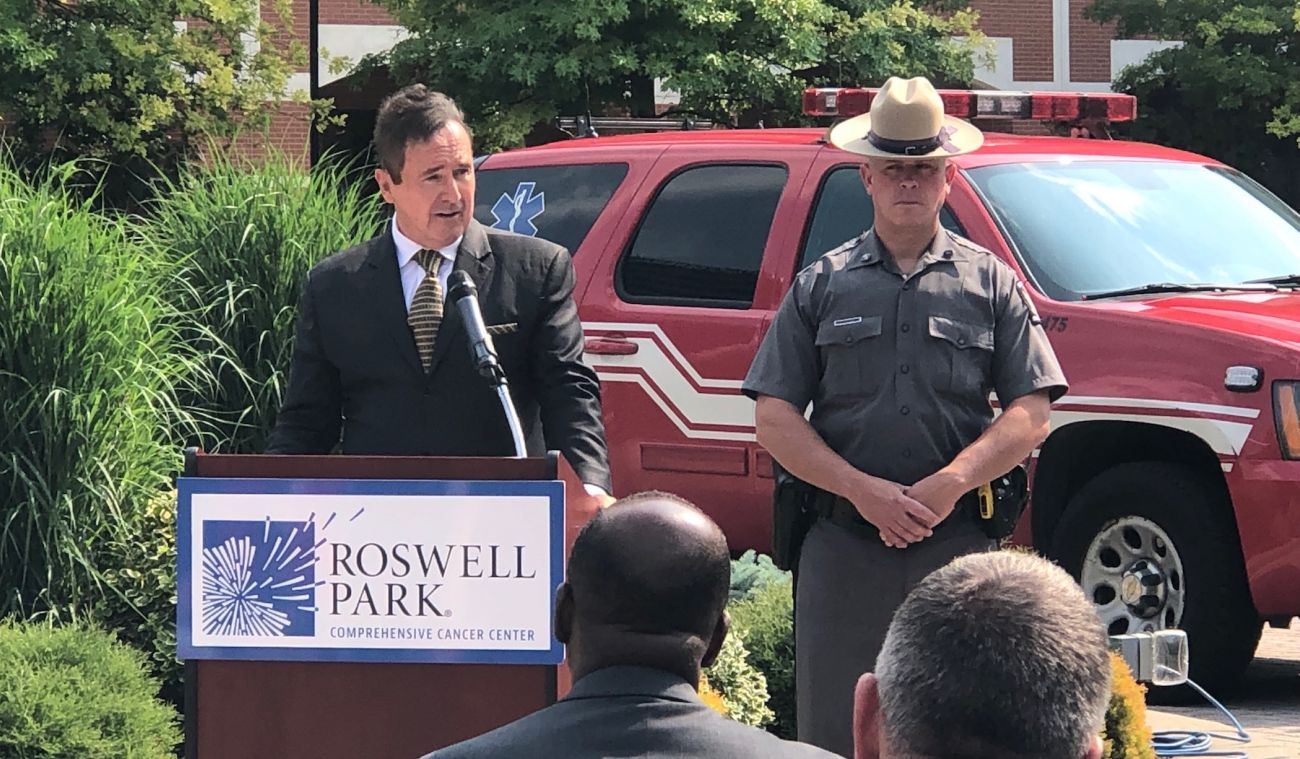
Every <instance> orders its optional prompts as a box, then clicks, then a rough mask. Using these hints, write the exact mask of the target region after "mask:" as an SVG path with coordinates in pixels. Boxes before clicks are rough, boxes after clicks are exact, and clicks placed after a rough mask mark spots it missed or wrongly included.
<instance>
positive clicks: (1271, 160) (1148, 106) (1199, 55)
mask: <svg viewBox="0 0 1300 759" xmlns="http://www.w3.org/2000/svg"><path fill="white" fill-rule="evenodd" d="M1089 14H1090V16H1091V17H1092V18H1094V19H1096V20H1098V21H1110V20H1114V21H1117V22H1118V33H1119V36H1121V37H1137V36H1149V37H1153V38H1156V39H1164V40H1180V41H1181V42H1182V43H1183V44H1182V45H1181V46H1178V47H1173V48H1168V49H1165V50H1161V51H1158V52H1156V53H1154V54H1152V55H1151V56H1149V57H1148V58H1147V59H1146V60H1145V61H1143V62H1142V63H1140V64H1138V65H1136V66H1130V67H1127V68H1125V69H1124V71H1122V72H1121V73H1120V76H1119V78H1118V80H1117V81H1116V85H1117V88H1118V89H1120V90H1121V91H1124V92H1128V93H1130V94H1133V95H1136V96H1137V98H1138V109H1139V118H1138V120H1137V121H1136V122H1134V123H1133V125H1132V127H1131V129H1130V130H1129V134H1130V135H1131V136H1133V137H1135V138H1137V139H1142V140H1148V141H1151V142H1158V143H1161V144H1166V145H1172V146H1174V147H1179V148H1184V149H1187V150H1192V151H1195V152H1198V153H1203V154H1205V155H1208V156H1211V157H1213V158H1216V159H1218V160H1221V161H1223V162H1224V163H1227V164H1230V165H1232V166H1235V167H1237V168H1239V169H1241V170H1242V171H1245V172H1246V173H1247V174H1250V175H1251V176H1253V177H1254V178H1255V179H1257V180H1258V181H1260V182H1261V183H1263V184H1264V185H1266V186H1267V187H1268V188H1269V189H1271V190H1273V192H1275V193H1277V194H1278V195H1279V196H1281V197H1282V198H1283V199H1284V200H1286V201H1288V202H1289V203H1290V204H1291V205H1293V206H1296V205H1300V2H1296V1H1295V0H1184V1H1183V2H1167V1H1162V2H1151V0H1097V2H1095V3H1094V4H1093V6H1092V7H1091V8H1090V10H1089Z"/></svg>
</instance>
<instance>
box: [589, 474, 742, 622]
mask: <svg viewBox="0 0 1300 759" xmlns="http://www.w3.org/2000/svg"><path fill="white" fill-rule="evenodd" d="M647 501H667V502H670V503H675V504H678V505H680V506H683V507H685V508H687V509H690V510H691V511H693V512H695V513H697V514H700V515H701V516H704V513H703V512H702V511H700V510H699V509H698V508H696V507H695V505H694V504H692V503H691V502H689V501H687V500H685V499H683V498H681V497H679V496H675V495H672V494H671V493H662V492H658V491H647V492H643V493H637V494H635V495H632V496H628V497H626V498H623V499H621V500H620V501H618V502H617V503H615V504H614V505H612V506H610V507H609V508H607V509H604V510H603V511H601V512H600V513H599V514H597V515H596V516H595V518H593V519H592V520H591V521H590V522H589V523H588V524H587V526H586V527H584V528H583V530H582V532H581V533H580V534H579V535H578V538H577V540H576V541H575V542H574V544H573V552H572V553H571V554H570V557H569V576H568V582H569V585H570V587H571V588H572V589H573V594H574V597H575V599H576V600H577V601H578V608H579V610H580V611H579V613H580V614H581V616H582V618H583V619H584V620H586V621H588V622H592V623H601V624H606V625H617V626H619V627H622V628H626V629H627V630H629V631H631V632H637V633H644V634H649V635H674V634H676V635H683V636H692V637H697V638H701V639H703V640H704V641H708V640H709V638H710V637H711V635H712V634H713V631H714V627H715V626H716V625H717V622H718V620H719V619H720V618H721V616H722V613H723V610H724V609H725V608H726V604H727V594H728V591H729V589H730V585H731V556H730V554H729V552H728V550H727V543H726V538H725V537H724V536H723V535H722V531H721V530H720V529H719V528H718V526H717V525H716V524H712V522H711V521H710V525H711V527H712V531H713V533H714V534H713V535H712V536H711V539H688V540H684V539H682V531H681V530H673V529H656V526H657V525H658V526H662V525H663V524H664V523H663V522H662V521H659V522H658V523H657V524H656V521H655V520H656V515H653V514H651V513H647V514H646V517H645V519H640V518H636V519H634V520H630V522H631V525H632V526H634V527H635V528H636V529H629V520H626V519H620V518H619V516H620V513H621V512H622V510H624V509H626V508H628V507H631V506H635V505H636V504H639V503H644V502H647ZM624 516H626V514H624ZM705 519H708V517H705ZM640 523H644V528H642V527H641V524H640Z"/></svg>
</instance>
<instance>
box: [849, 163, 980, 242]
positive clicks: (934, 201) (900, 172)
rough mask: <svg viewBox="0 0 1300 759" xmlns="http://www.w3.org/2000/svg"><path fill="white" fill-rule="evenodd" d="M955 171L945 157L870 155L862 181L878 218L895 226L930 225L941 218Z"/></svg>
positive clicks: (863, 168)
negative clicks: (918, 158)
mask: <svg viewBox="0 0 1300 759" xmlns="http://www.w3.org/2000/svg"><path fill="white" fill-rule="evenodd" d="M956 173H957V168H956V167H955V166H953V165H952V164H949V163H948V160H947V159H946V158H927V159H921V160H908V161H899V160H893V159H888V158H869V159H867V162H866V164H864V165H863V167H862V181H863V183H864V184H865V185H866V186H867V192H868V193H870V195H871V200H872V204H873V205H874V206H875V209H876V216H877V217H878V218H881V219H882V220H884V221H886V222H888V223H889V224H892V225H894V226H896V227H929V226H933V225H934V223H935V220H936V219H938V217H939V209H940V208H942V207H943V203H944V201H945V200H947V198H948V190H949V189H950V188H951V187H952V179H953V177H954V176H955V175H956Z"/></svg>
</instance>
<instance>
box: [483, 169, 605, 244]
mask: <svg viewBox="0 0 1300 759" xmlns="http://www.w3.org/2000/svg"><path fill="white" fill-rule="evenodd" d="M626 176H627V164H625V163H592V164H574V165H570V166H539V167H534V168H523V169H491V168H488V169H481V170H479V171H478V174H477V183H478V189H477V191H476V192H475V201H474V218H475V219H477V220H478V222H479V223H480V224H482V225H483V226H485V227H493V228H495V229H504V230H507V231H510V232H518V233H519V234H522V235H528V236H529V237H540V238H542V239H544V240H550V241H551V242H553V243H555V244H556V245H563V246H564V247H565V248H568V250H569V252H570V253H576V252H577V251H578V246H580V245H582V241H583V240H584V239H585V238H586V237H587V233H588V232H589V231H591V226H592V225H593V224H595V223H596V218H597V217H599V216H600V212H601V211H603V210H604V209H605V205H606V204H607V203H609V199H610V198H611V197H612V196H613V195H614V191H615V190H617V189H618V186H619V185H620V184H622V182H623V179H624V177H626Z"/></svg>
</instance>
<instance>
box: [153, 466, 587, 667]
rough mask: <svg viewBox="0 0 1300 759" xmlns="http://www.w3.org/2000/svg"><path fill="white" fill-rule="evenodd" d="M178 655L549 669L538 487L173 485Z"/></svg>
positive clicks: (552, 553)
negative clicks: (175, 491)
mask: <svg viewBox="0 0 1300 759" xmlns="http://www.w3.org/2000/svg"><path fill="white" fill-rule="evenodd" d="M178 490H179V504H178V506H179V509H178V521H177V543H178V545H177V563H178V572H177V617H178V619H177V639H178V646H177V648H178V652H179V654H180V657H181V658H182V659H242V660H263V661H338V662H432V663H447V664H451V663H477V664H558V663H559V662H561V661H562V659H563V649H562V647H561V646H560V644H559V643H558V642H556V641H555V640H554V638H553V636H552V613H553V610H552V604H553V601H554V594H555V589H556V587H557V586H558V585H559V583H560V580H561V577H562V572H563V567H562V562H563V550H564V485H563V483H562V482H558V481H553V482H548V481H482V482H478V481H447V480H442V481H420V480H337V479H322V480H297V479H207V478H201V477H188V478H182V479H180V480H179V482H178Z"/></svg>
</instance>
